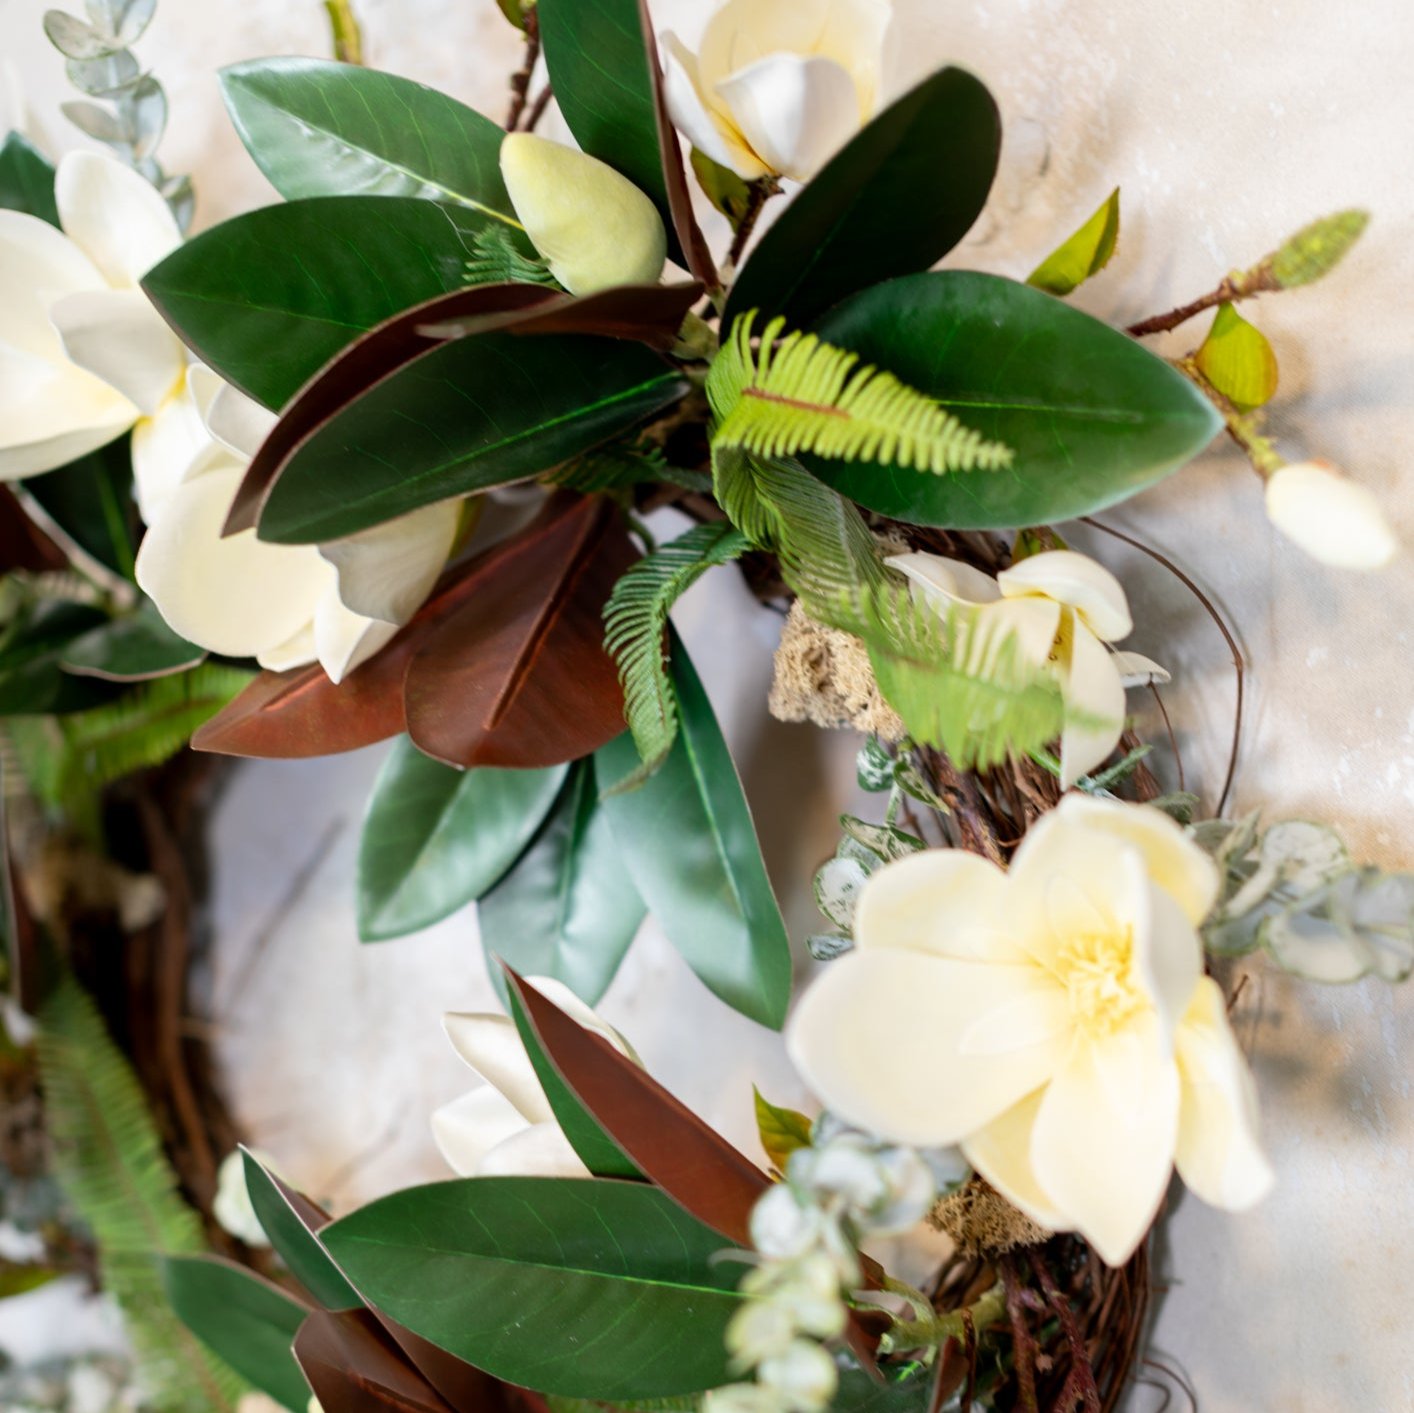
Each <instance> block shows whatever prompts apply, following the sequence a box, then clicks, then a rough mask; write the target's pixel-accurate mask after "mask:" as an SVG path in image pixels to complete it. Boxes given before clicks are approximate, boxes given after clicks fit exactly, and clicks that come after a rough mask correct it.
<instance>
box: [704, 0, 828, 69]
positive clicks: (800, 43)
mask: <svg viewBox="0 0 1414 1413" xmlns="http://www.w3.org/2000/svg"><path fill="white" fill-rule="evenodd" d="M830 8H831V0H726V4H724V5H722V6H720V7H719V8H718V9H716V10H714V11H713V13H712V15H711V18H710V19H708V21H707V23H706V25H705V26H704V27H703V30H702V40H701V43H700V44H699V45H698V62H699V63H700V65H701V68H702V82H703V84H704V85H705V86H706V87H707V88H708V89H711V88H715V87H716V85H717V84H719V83H720V82H721V81H722V80H723V79H725V78H729V77H730V76H731V75H732V74H734V73H737V72H738V71H739V70H741V69H744V68H746V67H747V66H748V65H749V64H754V63H756V62H757V60H759V59H764V58H765V57H766V56H767V55H768V54H813V53H814V52H815V51H816V45H817V43H818V41H819V38H820V36H821V34H822V33H823V32H824V30H825V26H826V24H827V23H828V21H829V16H830Z"/></svg>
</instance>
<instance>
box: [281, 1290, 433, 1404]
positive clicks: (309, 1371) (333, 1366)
mask: <svg viewBox="0 0 1414 1413" xmlns="http://www.w3.org/2000/svg"><path fill="white" fill-rule="evenodd" d="M294 1353H295V1359H296V1360H297V1361H298V1362H299V1366H300V1368H301V1369H302V1370H303V1371H304V1376H305V1378H306V1379H307V1380H308V1381H309V1386H310V1388H312V1389H313V1390H314V1395H315V1397H316V1398H318V1400H319V1402H320V1404H321V1405H322V1406H323V1407H324V1408H326V1409H328V1410H329V1413H334V1410H337V1413H389V1410H390V1409H395V1410H397V1413H455V1410H454V1409H453V1407H452V1405H451V1404H449V1403H448V1402H447V1401H446V1400H445V1399H444V1398H442V1396H441V1395H440V1394H439V1393H438V1392H437V1390H436V1389H435V1388H433V1387H432V1385H431V1384H430V1383H429V1382H428V1381H427V1380H426V1379H425V1378H423V1377H422V1375H421V1374H419V1373H418V1372H417V1370H416V1369H414V1368H412V1367H411V1366H410V1365H409V1364H408V1363H407V1362H406V1360H405V1359H404V1358H403V1354H402V1351H401V1350H400V1349H399V1348H398V1346H397V1344H395V1343H394V1341H393V1339H392V1337H391V1336H390V1335H389V1334H388V1333H387V1332H386V1331H385V1330H384V1329H383V1327H382V1326H381V1325H380V1324H379V1323H378V1320H377V1318H376V1317H375V1316H374V1315H373V1314H372V1313H371V1312H370V1311H368V1310H341V1311H339V1312H338V1313H334V1312H332V1311H328V1310H318V1311H316V1312H315V1313H314V1314H312V1315H310V1316H309V1318H308V1319H306V1320H305V1322H304V1324H302V1325H301V1326H300V1327H299V1333H298V1334H296V1335H295V1342H294Z"/></svg>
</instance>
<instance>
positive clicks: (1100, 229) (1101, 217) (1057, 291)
mask: <svg viewBox="0 0 1414 1413" xmlns="http://www.w3.org/2000/svg"><path fill="white" fill-rule="evenodd" d="M1118 244H1119V188H1118V187H1115V189H1114V190H1113V191H1112V192H1110V194H1109V195H1108V196H1107V197H1106V198H1105V199H1104V200H1103V201H1102V202H1101V203H1100V205H1099V208H1098V209H1097V210H1096V211H1095V214H1094V215H1093V216H1091V217H1090V219H1089V220H1088V221H1086V222H1085V224H1084V225H1083V226H1081V227H1080V229H1079V230H1077V231H1074V232H1072V233H1071V234H1070V235H1069V236H1067V237H1066V239H1065V240H1064V241H1062V242H1061V244H1060V245H1058V246H1057V247H1056V248H1055V249H1054V250H1053V251H1052V252H1051V253H1050V254H1049V255H1048V256H1046V258H1045V259H1044V260H1043V261H1041V263H1040V264H1039V265H1037V267H1036V268H1035V269H1034V270H1032V272H1031V273H1030V274H1029V275H1028V276H1027V277H1026V283H1027V284H1028V285H1031V286H1032V287H1033V288H1035V289H1043V290H1045V291H1046V293H1047V294H1054V295H1061V296H1063V295H1067V294H1069V293H1070V292H1071V290H1073V289H1077V288H1078V287H1079V286H1080V285H1083V284H1084V283H1085V281H1086V280H1088V279H1089V278H1090V276H1091V275H1098V274H1099V273H1100V271H1101V270H1103V269H1104V268H1105V266H1106V265H1108V264H1109V263H1110V261H1111V259H1113V257H1114V253H1115V247H1116V246H1117V245H1118Z"/></svg>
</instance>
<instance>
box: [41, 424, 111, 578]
mask: <svg viewBox="0 0 1414 1413" xmlns="http://www.w3.org/2000/svg"><path fill="white" fill-rule="evenodd" d="M132 484H133V468H132V457H131V454H130V452H129V442H128V438H127V437H125V436H124V437H119V438H118V439H117V440H115V441H111V442H109V443H108V445H107V446H105V447H102V448H100V449H99V450H98V451H93V452H90V453H89V454H88V455H87V456H81V457H80V458H79V459H78V460H77V461H71V462H70V463H69V464H68V465H67V466H61V467H59V468H58V470H56V471H46V472H45V473H44V474H43V475H41V476H33V477H31V478H30V479H29V480H27V481H26V482H25V483H24V485H25V490H27V491H28V492H29V493H30V495H32V496H33V497H34V498H35V500H36V501H38V502H39V504H40V505H41V506H42V507H43V508H44V510H45V512H46V513H47V514H48V515H49V516H50V517H51V518H52V519H53V521H54V523H55V524H56V525H58V527H59V528H60V529H61V530H62V531H63V532H64V533H65V534H66V535H68V536H69V538H70V539H71V540H73V542H74V543H75V544H76V545H78V546H79V548H80V549H82V550H84V551H85V552H86V553H88V554H91V555H92V556H93V557H94V558H95V559H96V560H98V562H99V563H100V564H104V565H106V566H107V567H108V568H109V569H112V570H115V571H116V572H117V573H119V574H122V575H123V576H125V577H126V578H129V579H131V578H132V575H133V559H134V554H135V550H134V543H135V537H134V530H135V528H136V511H135V510H134V508H133V501H132Z"/></svg>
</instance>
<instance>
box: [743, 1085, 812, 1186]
mask: <svg viewBox="0 0 1414 1413" xmlns="http://www.w3.org/2000/svg"><path fill="white" fill-rule="evenodd" d="M751 1092H752V1093H753V1094H754V1095H755V1096H756V1131H757V1133H759V1134H760V1135H761V1146H762V1148H764V1149H765V1150H766V1156H767V1157H768V1158H769V1159H770V1160H771V1163H772V1165H773V1166H774V1167H775V1168H776V1170H777V1171H778V1172H784V1171H785V1167H786V1159H787V1158H789V1157H790V1155H791V1154H792V1153H794V1152H795V1150H796V1149H797V1148H808V1147H809V1146H810V1129H811V1121H810V1120H809V1119H808V1118H806V1117H805V1115H804V1114H801V1113H797V1112H796V1110H794V1109H782V1108H781V1107H779V1106H778V1105H776V1104H773V1103H771V1101H770V1100H769V1099H767V1098H766V1097H765V1096H764V1095H763V1094H762V1093H761V1091H760V1090H759V1089H757V1088H756V1087H755V1086H754V1085H753V1086H752V1090H751Z"/></svg>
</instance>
